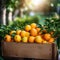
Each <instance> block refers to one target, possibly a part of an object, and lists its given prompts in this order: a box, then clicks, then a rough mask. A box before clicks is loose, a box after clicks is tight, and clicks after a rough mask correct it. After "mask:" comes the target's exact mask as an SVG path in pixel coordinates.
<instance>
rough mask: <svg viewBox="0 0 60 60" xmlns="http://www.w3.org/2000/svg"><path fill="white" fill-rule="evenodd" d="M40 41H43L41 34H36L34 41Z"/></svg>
mask: <svg viewBox="0 0 60 60" xmlns="http://www.w3.org/2000/svg"><path fill="white" fill-rule="evenodd" d="M42 41H43V39H42V37H41V36H36V38H35V42H36V43H42Z"/></svg>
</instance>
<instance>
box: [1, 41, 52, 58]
mask: <svg viewBox="0 0 60 60" xmlns="http://www.w3.org/2000/svg"><path fill="white" fill-rule="evenodd" d="M2 46H3V48H2V55H3V56H8V57H22V58H36V59H51V58H52V45H51V44H29V43H15V42H11V43H7V42H4V43H3V45H2Z"/></svg>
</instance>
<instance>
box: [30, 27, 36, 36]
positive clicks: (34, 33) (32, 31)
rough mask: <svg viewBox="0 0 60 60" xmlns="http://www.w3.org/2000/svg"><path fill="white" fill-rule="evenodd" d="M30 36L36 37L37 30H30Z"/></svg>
mask: <svg viewBox="0 0 60 60" xmlns="http://www.w3.org/2000/svg"><path fill="white" fill-rule="evenodd" d="M30 34H31V36H37V30H36V29H34V28H33V29H31V31H30Z"/></svg>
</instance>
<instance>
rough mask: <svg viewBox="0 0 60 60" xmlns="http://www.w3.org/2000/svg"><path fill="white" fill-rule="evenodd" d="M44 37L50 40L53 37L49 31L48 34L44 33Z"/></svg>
mask: <svg viewBox="0 0 60 60" xmlns="http://www.w3.org/2000/svg"><path fill="white" fill-rule="evenodd" d="M43 37H44V39H45V40H47V41H48V40H49V39H50V38H51V35H50V34H49V33H46V34H44V36H43Z"/></svg>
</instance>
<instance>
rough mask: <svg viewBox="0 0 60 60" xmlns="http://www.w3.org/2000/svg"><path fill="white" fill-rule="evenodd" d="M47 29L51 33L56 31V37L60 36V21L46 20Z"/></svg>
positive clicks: (54, 19)
mask: <svg viewBox="0 0 60 60" xmlns="http://www.w3.org/2000/svg"><path fill="white" fill-rule="evenodd" d="M45 26H46V29H47V30H48V32H49V31H54V32H55V34H54V36H55V37H56V36H60V19H56V18H50V19H46V20H45Z"/></svg>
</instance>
